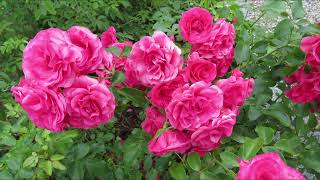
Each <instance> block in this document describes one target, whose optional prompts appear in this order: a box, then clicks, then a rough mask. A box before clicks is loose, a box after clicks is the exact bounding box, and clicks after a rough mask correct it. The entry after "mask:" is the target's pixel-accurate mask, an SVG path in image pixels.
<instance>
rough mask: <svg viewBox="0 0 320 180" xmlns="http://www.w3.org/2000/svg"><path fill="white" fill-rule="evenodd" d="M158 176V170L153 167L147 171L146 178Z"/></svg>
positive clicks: (150, 179) (151, 178) (153, 179)
mask: <svg viewBox="0 0 320 180" xmlns="http://www.w3.org/2000/svg"><path fill="white" fill-rule="evenodd" d="M157 177H158V172H157V170H155V169H151V170H150V171H147V175H146V179H147V180H155V179H157Z"/></svg>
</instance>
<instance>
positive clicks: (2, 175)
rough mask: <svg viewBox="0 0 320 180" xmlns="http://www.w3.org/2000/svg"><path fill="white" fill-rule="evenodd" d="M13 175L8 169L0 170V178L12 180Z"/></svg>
mask: <svg viewBox="0 0 320 180" xmlns="http://www.w3.org/2000/svg"><path fill="white" fill-rule="evenodd" d="M12 179H13V176H12V174H10V173H9V172H8V171H2V172H0V180H12Z"/></svg>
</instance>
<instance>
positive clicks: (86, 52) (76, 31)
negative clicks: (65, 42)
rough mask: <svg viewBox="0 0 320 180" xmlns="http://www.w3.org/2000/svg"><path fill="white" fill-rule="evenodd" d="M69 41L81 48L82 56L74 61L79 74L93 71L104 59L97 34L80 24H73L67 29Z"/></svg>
mask: <svg viewBox="0 0 320 180" xmlns="http://www.w3.org/2000/svg"><path fill="white" fill-rule="evenodd" d="M67 33H68V36H69V38H70V40H71V42H72V43H73V44H74V45H75V46H77V47H79V49H81V53H82V58H81V59H78V60H77V61H76V65H77V67H78V71H79V73H80V74H83V75H85V74H88V73H90V72H94V71H95V70H96V69H97V68H98V66H99V65H100V64H101V62H102V61H103V59H104V55H105V54H104V49H103V48H102V44H101V42H100V39H99V38H98V36H97V35H95V34H93V33H92V32H91V31H90V30H89V29H87V28H85V27H81V26H73V27H71V28H70V29H68V31H67Z"/></svg>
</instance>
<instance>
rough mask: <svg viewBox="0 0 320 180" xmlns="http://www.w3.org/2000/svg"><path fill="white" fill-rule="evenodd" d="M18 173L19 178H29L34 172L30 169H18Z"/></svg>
mask: <svg viewBox="0 0 320 180" xmlns="http://www.w3.org/2000/svg"><path fill="white" fill-rule="evenodd" d="M18 174H19V176H20V179H30V178H31V177H32V176H33V174H34V173H33V171H32V170H31V169H20V171H19V173H18Z"/></svg>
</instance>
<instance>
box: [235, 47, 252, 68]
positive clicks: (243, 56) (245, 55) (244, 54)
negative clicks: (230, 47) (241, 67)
mask: <svg viewBox="0 0 320 180" xmlns="http://www.w3.org/2000/svg"><path fill="white" fill-rule="evenodd" d="M249 50H250V47H249V45H248V43H244V42H240V43H238V44H237V45H236V48H235V59H236V61H237V63H238V64H241V63H242V62H244V61H248V60H249V56H250V54H249Z"/></svg>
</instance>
